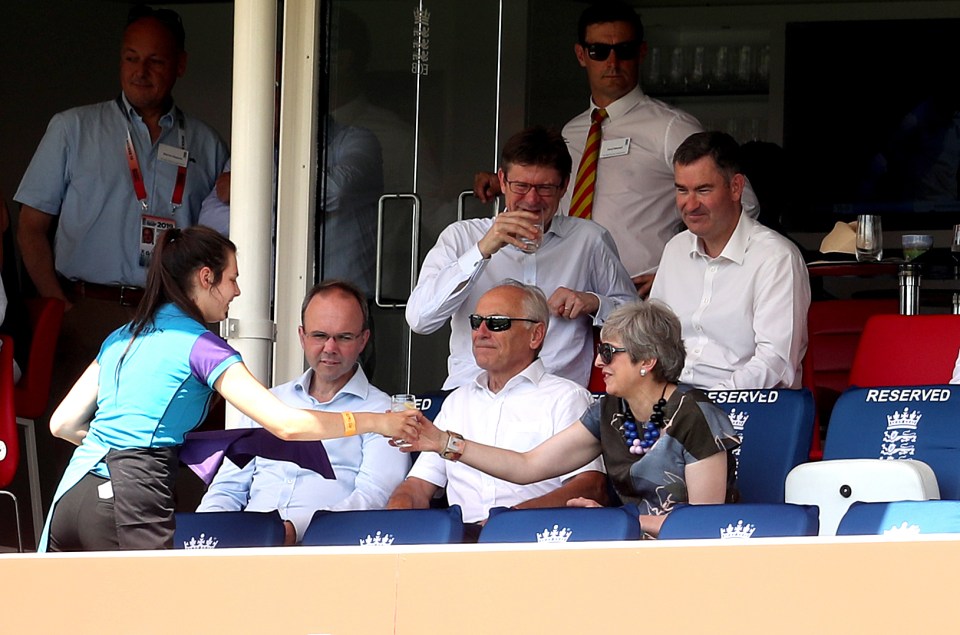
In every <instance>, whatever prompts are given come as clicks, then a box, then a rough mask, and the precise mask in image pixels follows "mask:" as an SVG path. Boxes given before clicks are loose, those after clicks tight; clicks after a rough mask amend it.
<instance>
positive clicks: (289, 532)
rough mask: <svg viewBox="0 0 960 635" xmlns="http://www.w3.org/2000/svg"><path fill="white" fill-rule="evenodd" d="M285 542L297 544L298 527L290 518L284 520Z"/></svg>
mask: <svg viewBox="0 0 960 635" xmlns="http://www.w3.org/2000/svg"><path fill="white" fill-rule="evenodd" d="M283 544H285V545H295V544H297V528H296V527H294V526H293V523H292V522H290V521H289V520H285V521H283Z"/></svg>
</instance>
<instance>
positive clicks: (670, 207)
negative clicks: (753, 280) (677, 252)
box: [560, 86, 760, 276]
mask: <svg viewBox="0 0 960 635" xmlns="http://www.w3.org/2000/svg"><path fill="white" fill-rule="evenodd" d="M596 107H597V106H596V105H595V104H594V103H593V101H591V102H590V107H589V108H587V109H586V110H585V111H583V112H582V113H580V114H579V115H577V116H576V117H574V118H573V119H571V120H570V121H569V122H568V123H567V125H565V126H564V127H563V136H564V138H565V139H566V141H567V149H568V150H569V151H570V156H571V158H572V159H573V169H574V171H576V169H577V166H579V165H580V157H581V156H582V155H583V147H584V145H585V144H586V142H587V132H588V131H589V129H590V113H591V112H593V109H594V108H596ZM606 111H607V119H606V120H604V122H603V124H602V135H603V144H608V143H612V142H616V141H618V140H619V141H622V140H623V139H629V140H630V145H629V148H628V151H627V153H626V154H616V153H613V154H611V155H610V156H604V155H605V152H604V150H603V146H601V151H600V160H599V162H598V163H597V183H596V191H595V193H594V197H593V212H592V218H593V220H594V221H596V222H598V223H600V224H601V225H603V226H604V227H606V228H607V230H608V231H609V232H610V234H611V235H612V236H613V239H614V240H615V241H616V243H617V249H618V250H619V252H620V258H621V260H622V261H623V264H624V266H625V267H626V268H627V272H628V273H629V274H630V275H631V276H638V275H640V274H643V273H650V272H652V271H656V269H657V263H659V262H660V254H661V253H662V252H663V246H664V245H665V244H666V243H667V241H668V240H670V239H671V238H672V237H673V236H675V235H676V233H677V230H678V228H680V216H679V214H677V205H676V198H675V195H674V179H673V154H674V152H676V150H677V146H679V145H680V144H681V143H683V141H684V140H686V138H687V137H689V136H690V135H692V134H694V133H696V132H703V127H702V126H701V125H700V122H699V121H697V120H696V118H695V117H693V116H692V115H689V114H687V113H685V112H683V111H682V110H677V109H675V108H673V107H671V106H668V105H667V104H665V103H663V102H662V101H659V100H656V99H653V98H652V97H649V96H647V95H644V94H643V92H642V91H641V90H640V87H639V86H637V87H636V88H635V89H633V90H632V91H630V92H629V93H627V94H626V95H624V96H623V97H621V98H620V99H618V100H617V101H615V102H613V103H612V104H610V105H609V106H607V107H606ZM571 178H573V177H571ZM573 189H574V188H573V183H571V185H570V187H569V188H567V193H566V195H565V196H564V198H563V201H562V202H561V204H560V210H561V213H563V214H567V213H569V209H570V197H571V196H572V195H573ZM743 208H744V210H746V211H747V213H748V214H749V215H751V216H753V217H756V215H757V214H758V213H759V211H760V210H759V208H758V207H757V200H756V195H755V194H754V193H753V190H752V189H751V188H749V187H748V188H747V190H746V191H745V192H744V196H743Z"/></svg>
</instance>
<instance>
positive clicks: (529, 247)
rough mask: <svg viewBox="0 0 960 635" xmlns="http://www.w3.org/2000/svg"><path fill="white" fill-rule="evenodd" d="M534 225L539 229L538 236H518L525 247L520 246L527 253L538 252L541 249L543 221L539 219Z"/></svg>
mask: <svg viewBox="0 0 960 635" xmlns="http://www.w3.org/2000/svg"><path fill="white" fill-rule="evenodd" d="M533 227H534V228H535V229H536V230H537V237H536V238H527V237H526V236H518V238H520V242H521V243H523V247H521V248H520V251H522V252H523V253H525V254H533V253H536V251H537V250H538V249H540V243H542V242H543V221H542V220H540V221H537V222H536V223H534V224H533Z"/></svg>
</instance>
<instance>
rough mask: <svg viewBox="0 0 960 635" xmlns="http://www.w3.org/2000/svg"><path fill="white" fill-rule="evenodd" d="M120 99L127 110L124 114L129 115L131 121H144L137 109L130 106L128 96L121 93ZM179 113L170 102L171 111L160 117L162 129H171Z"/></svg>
mask: <svg viewBox="0 0 960 635" xmlns="http://www.w3.org/2000/svg"><path fill="white" fill-rule="evenodd" d="M120 98H121V99H122V100H123V107H124V108H125V109H126V110H125V111H124V112H126V113H127V116H128V117H129V118H130V121H143V117H141V116H140V114H139V113H138V112H137V111H136V109H135V108H134V107H133V106H132V105H131V104H130V101H129V100H128V99H127V94H126V93H124V92H123V91H120ZM176 113H177V105H176V104H175V103H173V102H172V101H171V102H170V110H168V111H167V113H166V114H165V115H163V116H162V117H160V127H161V128H169V127H170V126H172V125H173V122H174V119H175V117H176Z"/></svg>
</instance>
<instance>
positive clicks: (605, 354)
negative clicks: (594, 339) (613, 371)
mask: <svg viewBox="0 0 960 635" xmlns="http://www.w3.org/2000/svg"><path fill="white" fill-rule="evenodd" d="M626 352H627V349H626V348H624V347H622V346H614V345H613V344H611V343H610V342H600V343H599V344H597V356H598V357H599V358H600V361H601V362H603V363H604V364H610V363H612V362H613V356H614V355H616V354H617V353H626Z"/></svg>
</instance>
